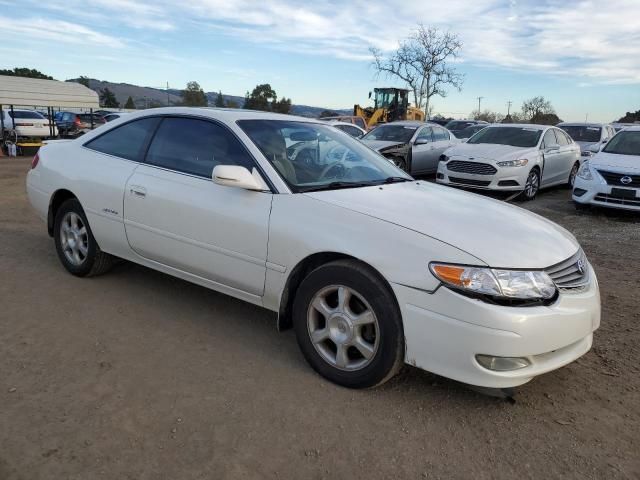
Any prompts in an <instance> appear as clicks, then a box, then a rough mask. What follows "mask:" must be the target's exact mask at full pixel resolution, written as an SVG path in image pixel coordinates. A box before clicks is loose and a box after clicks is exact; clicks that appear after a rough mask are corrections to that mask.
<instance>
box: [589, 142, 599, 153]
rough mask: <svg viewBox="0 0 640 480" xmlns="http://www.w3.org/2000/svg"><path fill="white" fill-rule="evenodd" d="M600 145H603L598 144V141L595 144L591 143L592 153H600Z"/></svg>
mask: <svg viewBox="0 0 640 480" xmlns="http://www.w3.org/2000/svg"><path fill="white" fill-rule="evenodd" d="M600 147H601V145H598V144H597V143H596V144H595V145H591V146H590V147H589V151H590V152H591V153H598V152H599V151H600Z"/></svg>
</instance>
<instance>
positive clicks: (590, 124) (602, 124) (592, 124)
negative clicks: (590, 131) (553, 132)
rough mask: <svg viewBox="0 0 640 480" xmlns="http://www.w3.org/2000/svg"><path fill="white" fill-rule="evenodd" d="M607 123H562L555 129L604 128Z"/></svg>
mask: <svg viewBox="0 0 640 480" xmlns="http://www.w3.org/2000/svg"><path fill="white" fill-rule="evenodd" d="M605 125H609V124H608V123H587V122H562V123H559V124H557V125H556V127H604V126H605Z"/></svg>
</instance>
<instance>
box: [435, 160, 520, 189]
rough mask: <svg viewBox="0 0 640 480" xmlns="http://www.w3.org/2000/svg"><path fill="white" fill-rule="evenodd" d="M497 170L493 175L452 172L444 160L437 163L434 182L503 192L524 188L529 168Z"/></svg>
mask: <svg viewBox="0 0 640 480" xmlns="http://www.w3.org/2000/svg"><path fill="white" fill-rule="evenodd" d="M496 168H497V169H498V171H497V172H496V173H494V174H493V175H479V174H473V173H463V172H454V171H450V170H448V169H447V164H446V163H445V162H440V163H439V164H438V171H437V173H436V182H437V183H441V184H444V185H454V186H460V187H467V188H477V189H481V190H498V191H504V192H519V191H521V190H524V185H525V183H526V182H527V175H528V173H529V170H528V169H526V168H525V167H496Z"/></svg>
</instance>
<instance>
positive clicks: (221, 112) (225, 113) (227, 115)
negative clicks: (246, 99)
mask: <svg viewBox="0 0 640 480" xmlns="http://www.w3.org/2000/svg"><path fill="white" fill-rule="evenodd" d="M172 113H173V114H178V115H185V114H191V115H201V116H207V117H212V118H217V119H220V120H227V121H231V122H233V121H235V120H258V119H260V120H288V121H290V122H293V121H295V122H298V121H303V122H309V123H325V122H321V121H320V120H318V119H315V118H306V117H298V116H295V115H286V114H284V113H272V112H261V111H258V110H245V109H240V108H216V107H161V108H152V109H148V110H141V111H139V112H131V115H134V116H140V117H143V116H147V115H167V114H172Z"/></svg>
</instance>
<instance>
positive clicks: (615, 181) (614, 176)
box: [598, 170, 640, 188]
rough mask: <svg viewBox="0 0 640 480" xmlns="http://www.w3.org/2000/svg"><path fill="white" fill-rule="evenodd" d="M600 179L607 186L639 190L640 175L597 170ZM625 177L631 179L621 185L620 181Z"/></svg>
mask: <svg viewBox="0 0 640 480" xmlns="http://www.w3.org/2000/svg"><path fill="white" fill-rule="evenodd" d="M598 173H599V174H600V175H602V178H604V179H605V181H606V182H607V183H608V184H609V185H620V186H621V187H630V188H640V175H627V174H626V173H616V172H608V171H606V170H598ZM625 177H628V178H630V179H631V181H630V182H629V183H623V182H622V181H621V180H622V179H623V178H625Z"/></svg>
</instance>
